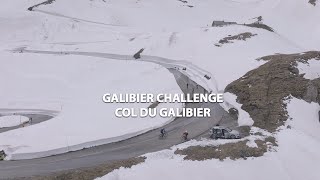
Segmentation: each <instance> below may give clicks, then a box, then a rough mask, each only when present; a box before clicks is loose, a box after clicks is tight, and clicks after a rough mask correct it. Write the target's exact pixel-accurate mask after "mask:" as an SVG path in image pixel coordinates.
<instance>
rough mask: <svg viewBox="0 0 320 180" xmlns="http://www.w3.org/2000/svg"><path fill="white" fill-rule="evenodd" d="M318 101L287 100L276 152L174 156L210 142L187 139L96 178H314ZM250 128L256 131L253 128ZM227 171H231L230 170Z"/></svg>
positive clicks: (319, 129) (319, 157)
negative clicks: (231, 156) (245, 155)
mask: <svg viewBox="0 0 320 180" xmlns="http://www.w3.org/2000/svg"><path fill="white" fill-rule="evenodd" d="M319 110H320V106H319V104H316V103H311V104H309V103H307V102H305V101H303V100H299V99H295V98H294V99H292V100H291V101H290V102H289V103H288V112H289V116H290V117H291V118H292V120H288V121H287V124H286V126H287V125H290V126H291V129H287V128H285V127H286V126H283V127H282V128H281V130H280V131H279V132H277V133H276V134H274V136H275V137H276V138H277V143H278V145H279V146H278V147H277V148H276V151H269V152H267V153H266V154H265V155H264V156H262V157H258V158H248V159H247V160H243V159H240V160H235V161H234V160H230V159H226V160H224V161H219V160H216V159H212V160H205V161H185V160H183V156H181V155H175V154H174V151H175V150H176V149H177V148H181V147H182V148H186V147H187V146H191V145H199V144H202V145H214V144H215V143H214V141H212V140H211V141H210V140H204V141H200V142H199V141H190V142H187V143H189V144H182V145H178V146H175V147H173V148H171V149H169V150H163V151H159V152H155V153H149V154H146V155H144V156H146V157H147V159H146V161H145V162H144V163H141V164H138V165H135V166H133V167H131V168H123V167H122V168H120V169H118V170H114V171H112V172H111V173H109V174H107V175H106V176H103V177H101V178H97V180H115V179H121V180H126V179H130V180H135V179H154V180H158V179H159V180H160V179H185V180H189V179H190V180H191V179H210V178H212V177H214V178H215V179H216V178H217V179H224V180H229V179H230V180H231V179H249V180H251V179H262V180H269V179H283V180H300V179H308V180H317V179H319V178H320V175H319V173H318V172H317V169H318V166H317V165H316V162H318V161H319V160H320V155H319V153H318V149H319V148H320V139H319V132H320V123H319V121H318V115H317V113H318V111H319ZM254 131H259V130H258V129H257V128H254ZM230 170H231V171H232V173H230Z"/></svg>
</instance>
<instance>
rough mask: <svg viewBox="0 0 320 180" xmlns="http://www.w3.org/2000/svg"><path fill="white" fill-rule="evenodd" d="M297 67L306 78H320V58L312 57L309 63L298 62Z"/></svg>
mask: <svg viewBox="0 0 320 180" xmlns="http://www.w3.org/2000/svg"><path fill="white" fill-rule="evenodd" d="M297 68H298V69H299V73H300V74H304V76H303V77H304V78H306V79H310V80H313V79H317V78H320V60H316V59H311V60H309V61H308V62H307V63H302V62H298V65H297Z"/></svg>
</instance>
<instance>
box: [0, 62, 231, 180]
mask: <svg viewBox="0 0 320 180" xmlns="http://www.w3.org/2000/svg"><path fill="white" fill-rule="evenodd" d="M168 70H169V71H170V72H171V73H173V75H174V77H175V78H176V81H177V83H178V85H179V86H180V88H181V89H182V91H183V92H184V93H192V92H193V93H207V92H206V90H204V89H203V88H202V87H201V86H199V85H197V84H196V83H195V82H193V81H192V80H190V79H189V78H188V77H187V76H185V75H184V74H182V73H180V72H179V71H177V70H175V69H174V68H168ZM187 84H188V85H187ZM186 107H190V108H196V107H208V108H210V109H211V117H209V118H197V117H193V118H185V117H182V118H176V119H175V120H174V121H173V122H171V123H169V124H167V125H166V126H164V128H165V129H166V130H167V132H168V136H167V138H165V139H159V134H160V129H155V130H152V131H149V132H147V133H144V134H142V135H139V136H136V137H133V138H130V139H127V140H124V141H120V142H116V143H111V144H106V145H101V146H97V147H92V148H88V149H83V150H79V151H74V152H69V153H65V154H60V155H56V156H51V157H45V158H39V159H30V160H19V161H1V162H0V179H1V178H2V179H7V178H17V177H29V176H33V175H45V174H50V173H53V172H58V171H63V170H70V169H76V168H82V167H91V166H96V165H99V164H102V163H105V162H106V161H113V160H122V159H127V158H131V157H137V156H140V155H143V154H145V153H149V152H154V151H159V150H163V149H166V148H170V147H171V146H173V145H176V144H179V143H182V142H183V141H182V139H181V136H182V133H183V132H184V131H185V130H188V132H189V138H199V137H202V136H206V133H207V132H208V130H209V129H210V128H211V127H212V126H215V125H216V124H218V123H220V124H226V125H228V126H233V125H235V124H236V123H235V122H234V121H233V120H232V118H231V117H230V116H229V115H228V113H226V112H225V111H224V110H223V108H222V107H221V106H220V105H219V104H217V103H189V104H186ZM48 140H49V141H50V138H48Z"/></svg>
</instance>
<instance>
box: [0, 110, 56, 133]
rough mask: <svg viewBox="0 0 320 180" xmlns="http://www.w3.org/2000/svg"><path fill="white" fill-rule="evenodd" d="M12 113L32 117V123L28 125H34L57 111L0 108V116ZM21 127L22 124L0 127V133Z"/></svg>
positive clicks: (47, 118)
mask: <svg viewBox="0 0 320 180" xmlns="http://www.w3.org/2000/svg"><path fill="white" fill-rule="evenodd" d="M13 114H15V115H21V116H26V117H28V118H32V123H31V124H30V125H34V124H38V123H41V122H44V121H47V120H49V119H51V118H53V117H54V116H56V115H57V114H58V112H57V111H52V110H45V109H0V116H7V115H13ZM21 127H22V126H21V125H19V126H13V127H5V128H0V133H3V132H6V131H10V130H13V129H18V128H21Z"/></svg>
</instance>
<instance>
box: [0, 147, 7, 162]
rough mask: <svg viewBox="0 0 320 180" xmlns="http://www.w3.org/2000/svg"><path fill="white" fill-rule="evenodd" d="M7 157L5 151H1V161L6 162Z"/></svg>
mask: <svg viewBox="0 0 320 180" xmlns="http://www.w3.org/2000/svg"><path fill="white" fill-rule="evenodd" d="M5 157H6V153H5V152H4V151H3V150H1V151H0V161H2V160H4V158H5Z"/></svg>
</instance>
